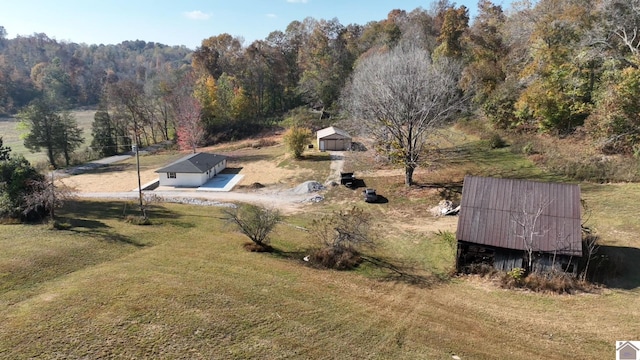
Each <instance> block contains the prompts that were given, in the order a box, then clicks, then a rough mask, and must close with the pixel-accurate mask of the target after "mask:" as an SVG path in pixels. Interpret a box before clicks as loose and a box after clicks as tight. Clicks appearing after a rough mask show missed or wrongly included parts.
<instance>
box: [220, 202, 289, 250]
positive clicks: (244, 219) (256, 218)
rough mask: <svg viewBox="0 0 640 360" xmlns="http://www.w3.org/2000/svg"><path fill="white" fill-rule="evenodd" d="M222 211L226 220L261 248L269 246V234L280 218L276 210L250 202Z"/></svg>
mask: <svg viewBox="0 0 640 360" xmlns="http://www.w3.org/2000/svg"><path fill="white" fill-rule="evenodd" d="M223 212H224V214H225V215H226V219H227V221H229V222H230V223H232V224H234V225H235V226H236V227H237V228H238V230H240V232H242V233H243V234H245V235H246V236H247V237H249V239H251V241H253V242H254V243H255V244H256V245H258V246H260V247H262V248H268V247H269V246H268V244H269V234H270V233H271V231H273V229H274V228H275V226H276V225H277V224H278V222H279V221H280V219H281V215H280V212H279V211H278V210H276V209H270V208H265V207H262V206H257V205H251V204H241V205H238V206H237V207H234V208H228V209H226V210H224V211H223Z"/></svg>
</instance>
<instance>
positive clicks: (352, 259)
mask: <svg viewBox="0 0 640 360" xmlns="http://www.w3.org/2000/svg"><path fill="white" fill-rule="evenodd" d="M375 230H376V229H374V225H373V221H372V217H371V215H370V214H368V213H365V212H364V211H363V210H362V209H360V208H357V207H353V208H351V209H350V210H344V211H336V212H333V213H332V214H330V215H325V216H324V217H322V218H320V219H316V220H314V221H313V222H312V224H311V231H310V233H311V235H312V236H313V237H314V240H315V241H317V242H318V243H319V244H320V248H319V250H317V251H316V252H314V254H313V255H312V257H311V260H312V261H313V262H316V263H318V264H321V265H322V266H325V267H328V268H334V269H342V270H344V269H348V268H351V267H354V266H356V265H357V264H358V263H359V262H360V256H359V254H360V251H361V250H363V249H371V248H374V247H375V246H376V244H377V237H376V231H375Z"/></svg>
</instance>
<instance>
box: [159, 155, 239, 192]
mask: <svg viewBox="0 0 640 360" xmlns="http://www.w3.org/2000/svg"><path fill="white" fill-rule="evenodd" d="M226 167H227V157H226V156H223V155H217V154H208V153H195V154H190V155H187V156H185V157H183V158H181V159H179V160H177V161H174V162H172V163H171V164H169V165H167V166H165V167H163V168H162V169H159V170H156V172H157V173H158V174H159V179H160V184H159V185H160V186H176V187H199V186H201V185H203V184H204V183H206V182H207V181H209V180H210V179H211V178H212V177H214V176H216V174H218V173H220V171H222V170H224V168H226Z"/></svg>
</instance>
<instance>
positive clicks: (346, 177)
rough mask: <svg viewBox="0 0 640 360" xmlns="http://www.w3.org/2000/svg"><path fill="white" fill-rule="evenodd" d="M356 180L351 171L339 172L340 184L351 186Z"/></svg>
mask: <svg viewBox="0 0 640 360" xmlns="http://www.w3.org/2000/svg"><path fill="white" fill-rule="evenodd" d="M355 181H356V176H355V175H353V173H352V172H341V173H340V184H341V185H344V186H346V187H349V188H350V187H353V186H354V184H355Z"/></svg>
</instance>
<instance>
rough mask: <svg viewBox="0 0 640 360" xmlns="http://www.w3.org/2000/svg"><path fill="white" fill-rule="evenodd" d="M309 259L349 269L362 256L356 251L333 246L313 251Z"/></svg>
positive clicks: (320, 263)
mask: <svg viewBox="0 0 640 360" xmlns="http://www.w3.org/2000/svg"><path fill="white" fill-rule="evenodd" d="M310 260H311V261H312V262H313V263H315V264H319V265H321V266H323V267H326V268H328V269H336V270H351V269H353V268H355V267H357V266H358V265H359V264H360V263H361V262H362V258H361V257H360V255H359V254H358V253H357V252H355V251H350V250H345V249H334V248H322V249H319V250H316V251H314V252H313V253H312V254H311V257H310Z"/></svg>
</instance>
